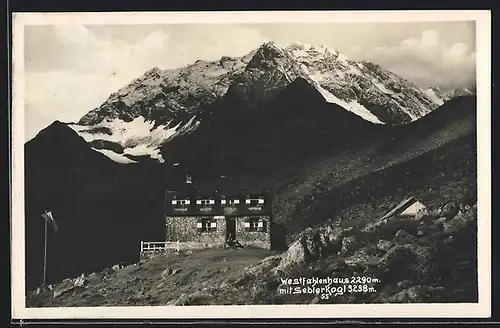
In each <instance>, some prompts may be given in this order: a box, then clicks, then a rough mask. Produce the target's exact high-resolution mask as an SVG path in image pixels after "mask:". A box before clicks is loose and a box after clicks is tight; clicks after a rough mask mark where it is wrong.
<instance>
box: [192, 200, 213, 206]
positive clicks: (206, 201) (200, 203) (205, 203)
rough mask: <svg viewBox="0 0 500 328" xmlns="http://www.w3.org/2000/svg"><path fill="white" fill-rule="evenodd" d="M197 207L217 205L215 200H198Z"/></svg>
mask: <svg viewBox="0 0 500 328" xmlns="http://www.w3.org/2000/svg"><path fill="white" fill-rule="evenodd" d="M196 204H197V205H213V204H215V200H213V199H198V200H196Z"/></svg>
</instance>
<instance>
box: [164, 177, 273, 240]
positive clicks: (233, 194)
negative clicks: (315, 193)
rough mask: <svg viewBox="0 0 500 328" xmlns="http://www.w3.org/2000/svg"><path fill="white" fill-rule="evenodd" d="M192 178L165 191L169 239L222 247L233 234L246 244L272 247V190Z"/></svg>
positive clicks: (166, 226)
mask: <svg viewBox="0 0 500 328" xmlns="http://www.w3.org/2000/svg"><path fill="white" fill-rule="evenodd" d="M190 182H191V183H188V184H184V185H183V186H180V187H179V188H175V190H167V191H166V194H165V216H164V218H165V241H166V242H167V243H168V242H171V243H178V244H183V245H184V246H185V247H187V248H195V249H196V248H197V249H199V248H207V247H221V246H224V245H225V244H226V241H227V240H228V239H229V238H230V237H232V238H233V239H235V240H237V241H238V242H239V243H240V244H241V245H243V246H250V247H258V248H265V249H270V248H271V230H272V229H271V224H272V192H271V190H269V189H266V190H243V189H242V190H234V188H233V187H232V186H230V185H226V186H221V185H219V186H214V185H211V186H209V187H207V186H201V185H197V184H196V183H192V181H190ZM185 247H183V248H185Z"/></svg>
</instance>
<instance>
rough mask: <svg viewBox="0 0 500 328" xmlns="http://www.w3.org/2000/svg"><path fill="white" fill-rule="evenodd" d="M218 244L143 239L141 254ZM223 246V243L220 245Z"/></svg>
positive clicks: (201, 247)
mask: <svg viewBox="0 0 500 328" xmlns="http://www.w3.org/2000/svg"><path fill="white" fill-rule="evenodd" d="M213 246H216V245H211V244H206V243H199V242H178V241H141V254H142V253H150V252H151V253H154V252H159V251H168V250H176V251H177V252H178V251H181V250H192V249H203V248H206V247H213ZM219 246H221V245H219Z"/></svg>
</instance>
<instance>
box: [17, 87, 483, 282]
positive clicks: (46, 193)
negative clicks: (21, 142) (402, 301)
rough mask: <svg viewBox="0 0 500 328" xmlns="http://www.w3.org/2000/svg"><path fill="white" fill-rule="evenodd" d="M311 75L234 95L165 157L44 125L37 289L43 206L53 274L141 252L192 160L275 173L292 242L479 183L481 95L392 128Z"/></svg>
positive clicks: (33, 272) (210, 171)
mask: <svg viewBox="0 0 500 328" xmlns="http://www.w3.org/2000/svg"><path fill="white" fill-rule="evenodd" d="M301 83H302V82H300V80H297V81H296V82H295V83H294V84H292V85H290V86H289V88H288V89H285V90H284V91H282V93H280V94H279V95H278V96H277V98H275V100H270V101H268V102H266V103H265V105H264V106H263V107H258V108H257V107H255V108H241V109H239V107H238V106H237V105H236V104H235V105H234V106H233V105H232V103H231V102H230V101H229V100H226V101H228V103H226V104H221V105H220V106H224V107H223V109H222V110H220V111H219V114H217V115H218V116H217V115H214V117H213V118H212V120H213V121H212V122H211V123H210V124H205V125H204V126H202V127H200V128H199V129H197V130H195V133H193V134H191V135H186V136H183V137H182V138H178V139H174V141H173V142H172V143H171V144H168V146H165V147H164V149H163V157H164V158H168V159H169V160H168V161H167V162H166V163H165V164H163V165H161V164H154V163H151V164H146V163H142V164H138V165H133V164H130V165H121V164H118V163H114V162H112V161H110V160H109V159H108V158H107V157H105V156H104V155H102V154H100V153H97V152H95V151H93V150H91V148H90V146H89V145H88V144H86V143H85V141H84V140H83V139H82V138H80V137H78V135H76V133H75V132H74V131H73V130H71V129H70V128H69V127H67V126H65V125H64V124H62V123H54V124H53V125H52V126H50V127H48V128H47V129H45V130H44V131H42V132H41V133H40V134H39V135H38V136H37V137H36V138H34V139H33V140H31V141H30V142H28V143H27V144H26V147H25V151H26V155H25V160H26V181H25V183H26V241H27V249H26V252H27V253H26V261H27V262H26V271H27V285H28V287H27V289H28V290H30V289H33V288H34V287H35V286H37V285H39V284H40V283H41V277H42V268H43V265H42V257H43V220H42V218H41V217H40V215H41V213H42V212H43V211H44V210H46V209H49V210H52V211H53V214H54V218H55V219H56V221H57V222H58V225H59V227H60V230H59V231H58V232H57V233H53V232H52V231H49V232H50V233H49V245H50V248H49V252H48V256H49V257H48V259H49V260H48V277H49V283H53V282H55V281H60V280H62V279H63V278H65V277H68V276H76V275H78V274H80V273H81V272H92V271H98V270H101V269H102V268H104V267H107V266H111V265H113V264H115V263H118V262H121V261H123V262H126V263H132V262H135V261H137V259H138V255H139V254H138V253H139V242H140V241H141V240H161V238H162V237H163V231H164V222H163V219H162V211H163V205H164V204H163V201H164V200H163V197H164V191H165V189H167V188H170V186H171V185H173V184H174V183H177V182H178V181H182V179H184V174H185V173H186V172H190V173H191V172H192V174H193V177H194V179H198V180H200V179H202V180H205V183H208V184H210V181H211V179H212V178H214V177H218V176H220V173H221V171H222V170H223V172H224V173H225V174H227V176H228V177H234V178H235V179H240V178H242V177H245V176H246V177H247V179H251V180H252V181H253V182H254V184H256V185H259V184H260V185H262V186H268V185H269V184H271V186H272V187H273V188H274V194H275V200H274V204H275V217H276V219H277V221H278V222H280V223H282V224H284V225H285V226H286V229H287V232H288V236H289V242H292V241H293V240H294V237H296V236H297V235H298V234H299V233H300V232H301V231H302V230H303V229H305V228H307V227H309V226H314V225H316V224H321V223H324V222H327V221H328V220H331V219H335V218H340V217H343V216H347V217H351V218H353V221H352V222H355V221H356V220H355V219H354V216H358V217H359V216H361V217H363V216H364V215H365V214H366V215H368V213H369V214H370V215H375V214H377V215H378V213H380V212H382V211H384V210H385V209H386V208H387V207H389V206H392V205H391V204H392V203H393V202H397V201H399V198H401V197H405V196H406V194H407V193H414V194H415V195H417V196H420V197H424V199H425V200H426V201H432V199H433V198H435V199H437V200H439V201H445V200H446V199H454V198H457V197H458V199H462V198H464V197H465V196H463V194H464V193H468V194H470V193H471V191H470V190H474V191H475V187H474V186H475V184H474V183H475V166H474V165H475V149H476V148H475V139H474V138H473V137H472V136H474V133H475V103H474V101H475V98H474V97H462V98H457V99H455V100H454V101H450V102H449V103H446V104H445V105H443V106H442V107H441V108H439V109H437V110H436V111H435V112H433V113H431V114H429V115H428V116H425V117H424V118H422V119H421V120H419V121H416V122H414V123H412V124H409V125H407V126H404V127H398V128H393V127H388V126H379V125H373V124H371V123H367V122H366V121H363V120H362V119H360V118H359V117H357V116H356V115H353V114H350V113H348V112H346V111H345V110H343V109H342V108H340V107H338V106H336V105H332V104H327V103H326V102H325V101H324V100H323V99H321V98H318V97H317V96H318V94H317V93H316V92H309V91H308V90H309V89H308V88H307V86H301ZM231 111H234V113H233V112H231ZM236 136H238V138H236ZM222 145H223V147H222ZM221 149H223V152H222V151H221ZM222 158H223V159H224V160H223V161H222ZM410 160H411V161H413V162H406V161H410ZM405 162H406V163H405ZM173 163H180V165H179V166H172V164H173ZM221 164H223V165H221ZM395 165H397V166H395ZM405 165H406V166H405ZM391 170H392V171H391ZM383 172H385V173H383ZM441 172H444V175H441V174H442V173H441ZM434 180H436V181H437V182H436V183H435V184H433V182H432V181H434ZM234 181H237V180H234ZM465 185H469V186H470V187H469V188H471V189H470V190H469V189H467V188H465V187H464V186H465ZM440 188H444V189H443V190H445V191H446V192H445V193H443V194H440V193H439V192H438V191H439V190H441V189H440ZM466 189H467V190H466ZM357 211H358V212H357ZM356 213H357V214H356ZM363 213H364V214H363ZM346 222H351V221H350V220H346Z"/></svg>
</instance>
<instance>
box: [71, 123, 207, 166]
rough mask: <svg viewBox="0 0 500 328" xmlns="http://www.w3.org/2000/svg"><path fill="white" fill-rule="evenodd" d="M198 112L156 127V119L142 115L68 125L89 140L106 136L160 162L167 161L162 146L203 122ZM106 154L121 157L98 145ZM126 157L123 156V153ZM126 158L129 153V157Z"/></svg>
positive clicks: (126, 150) (132, 152)
mask: <svg viewBox="0 0 500 328" xmlns="http://www.w3.org/2000/svg"><path fill="white" fill-rule="evenodd" d="M195 118H196V116H193V117H191V119H190V120H189V121H188V122H187V123H185V124H181V123H180V122H179V123H178V124H176V125H175V126H172V127H170V126H169V125H170V122H169V123H167V124H165V125H158V126H156V127H155V122H152V121H148V120H146V119H145V118H144V117H142V116H139V117H137V118H135V119H133V120H132V121H130V122H125V121H123V120H121V119H112V120H105V121H102V122H101V123H98V124H95V125H91V126H89V125H77V124H70V125H68V126H69V127H70V128H72V129H73V130H74V131H76V132H77V133H78V134H79V135H80V136H81V137H82V138H83V139H84V140H85V141H87V142H91V141H94V140H106V141H111V142H114V143H117V144H119V145H121V146H122V147H123V148H124V150H123V152H124V154H129V155H133V156H150V157H151V158H152V159H155V160H157V161H159V162H164V159H163V158H162V156H161V153H160V149H159V148H160V146H161V145H163V144H164V143H165V142H167V141H168V140H171V139H172V138H174V137H176V136H178V135H180V134H183V133H187V132H190V131H191V130H193V129H195V128H196V127H197V126H198V124H199V123H200V122H198V121H195ZM98 151H100V152H101V153H103V154H104V155H106V156H108V157H110V158H111V159H113V160H115V161H116V160H117V159H118V158H117V155H118V156H122V155H120V154H117V153H115V152H112V153H110V152H108V151H103V150H102V149H98ZM122 157H123V156H122ZM125 158H126V157H125ZM120 160H123V159H120Z"/></svg>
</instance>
